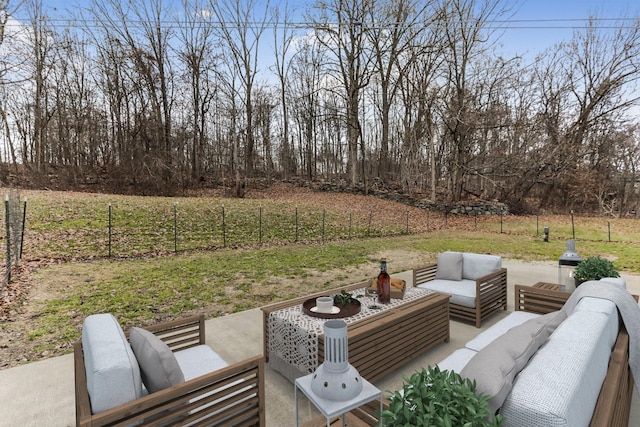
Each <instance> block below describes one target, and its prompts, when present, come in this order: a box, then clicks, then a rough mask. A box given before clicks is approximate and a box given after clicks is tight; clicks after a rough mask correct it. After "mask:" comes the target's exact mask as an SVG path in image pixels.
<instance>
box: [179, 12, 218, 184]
mask: <svg viewBox="0 0 640 427" xmlns="http://www.w3.org/2000/svg"><path fill="white" fill-rule="evenodd" d="M183 10H184V18H183V20H182V21H181V22H182V25H181V27H180V39H181V41H182V43H183V47H182V50H181V51H180V58H181V59H182V61H183V62H184V64H185V66H186V73H187V77H188V82H189V93H190V97H189V98H190V106H189V107H187V108H188V109H189V110H190V111H192V115H191V133H192V135H193V136H192V142H191V144H192V145H191V178H192V179H193V180H194V181H197V180H199V179H201V178H203V170H204V161H205V145H206V143H207V132H206V128H207V126H206V122H207V119H208V113H209V111H210V109H211V104H212V101H213V98H214V96H215V95H216V84H215V82H214V80H215V76H214V75H213V73H214V71H215V68H216V65H217V64H216V53H215V51H214V49H213V47H212V44H213V40H212V36H213V27H212V26H211V25H210V22H209V20H208V19H207V17H206V16H204V15H203V10H204V4H202V3H201V1H200V0H193V1H191V0H183ZM214 120H216V118H215V117H214Z"/></svg>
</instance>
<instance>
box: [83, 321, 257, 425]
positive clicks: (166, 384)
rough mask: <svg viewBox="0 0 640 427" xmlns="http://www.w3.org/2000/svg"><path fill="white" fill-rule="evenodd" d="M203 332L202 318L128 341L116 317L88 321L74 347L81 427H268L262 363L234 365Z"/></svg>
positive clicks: (135, 333)
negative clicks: (171, 426)
mask: <svg viewBox="0 0 640 427" xmlns="http://www.w3.org/2000/svg"><path fill="white" fill-rule="evenodd" d="M149 332H150V333H149ZM204 332H205V331H204V317H203V316H192V317H189V318H185V319H181V320H175V321H171V322H167V323H163V324H158V325H154V326H151V327H148V328H146V329H140V328H131V330H130V331H129V333H128V334H126V335H125V333H124V332H123V330H122V329H121V327H120V325H119V324H118V322H117V320H116V319H115V317H114V316H113V315H111V314H97V315H91V316H88V317H87V318H86V319H85V321H84V323H83V330H82V340H81V341H79V342H77V343H75V345H74V369H75V400H76V425H77V426H106V425H109V426H112V425H113V426H116V425H118V426H120V425H122V426H131V425H135V426H145V425H149V426H151V425H153V426H159V425H198V426H201V425H203V426H218V425H224V426H228V425H236V426H239V425H242V426H264V425H265V404H264V361H263V357H262V356H257V357H252V358H249V359H246V360H244V361H241V362H238V363H235V364H232V365H229V364H227V363H226V362H225V361H224V360H223V359H222V358H221V357H220V356H219V355H218V354H217V353H216V352H215V351H213V349H211V347H209V346H207V345H205V333H204ZM157 338H159V340H158V339H157ZM132 348H135V349H136V352H135V353H134V351H133V349H132ZM173 356H175V357H173ZM176 363H177V366H176Z"/></svg>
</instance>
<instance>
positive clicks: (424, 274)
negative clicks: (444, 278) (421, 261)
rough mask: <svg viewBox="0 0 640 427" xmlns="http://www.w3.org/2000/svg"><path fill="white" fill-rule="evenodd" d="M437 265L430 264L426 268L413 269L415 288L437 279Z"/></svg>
mask: <svg viewBox="0 0 640 427" xmlns="http://www.w3.org/2000/svg"><path fill="white" fill-rule="evenodd" d="M437 268H438V264H437V263H433V264H429V265H426V266H424V267H420V268H414V269H413V286H418V285H419V284H421V283H424V282H428V281H429V280H433V279H435V278H436V269H437Z"/></svg>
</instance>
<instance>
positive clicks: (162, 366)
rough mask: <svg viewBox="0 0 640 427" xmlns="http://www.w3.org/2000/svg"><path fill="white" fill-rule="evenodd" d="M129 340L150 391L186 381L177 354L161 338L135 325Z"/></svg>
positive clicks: (143, 379)
mask: <svg viewBox="0 0 640 427" xmlns="http://www.w3.org/2000/svg"><path fill="white" fill-rule="evenodd" d="M129 342H130V343H131V348H132V349H133V353H134V354H135V355H136V359H138V364H139V365H140V373H141V376H142V381H143V382H144V385H145V386H146V387H147V390H149V392H150V393H154V392H156V391H160V390H163V389H165V388H168V387H171V386H174V385H177V384H181V383H183V382H184V375H183V374H182V370H181V369H180V365H178V361H177V360H176V357H175V355H174V354H173V352H172V351H171V349H170V348H169V346H168V345H167V344H165V343H164V342H163V341H162V340H161V339H160V338H158V337H157V336H155V335H154V334H152V333H151V332H149V331H147V330H146V329H141V328H135V327H134V328H131V332H130V334H129Z"/></svg>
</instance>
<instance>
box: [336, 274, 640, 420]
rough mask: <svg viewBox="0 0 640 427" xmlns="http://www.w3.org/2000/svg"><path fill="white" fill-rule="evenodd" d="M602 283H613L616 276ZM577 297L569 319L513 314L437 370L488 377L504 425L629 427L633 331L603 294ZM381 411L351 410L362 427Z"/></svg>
mask: <svg viewBox="0 0 640 427" xmlns="http://www.w3.org/2000/svg"><path fill="white" fill-rule="evenodd" d="M601 282H607V283H608V286H612V284H611V282H612V281H607V280H601ZM619 282H620V280H618V283H619ZM588 283H591V282H588ZM581 286H582V285H581ZM620 289H622V292H621V293H625V292H627V291H626V290H624V288H623V287H621V288H620ZM627 294H628V292H627ZM545 295H546V294H545ZM567 296H568V294H567V293H566V292H565V293H564V294H563V295H558V296H557V297H558V299H560V298H562V299H563V300H564V301H566V300H567ZM626 297H627V299H629V298H630V296H628V295H627V296H626ZM633 299H635V300H634V301H633V302H631V303H630V305H631V306H633V309H634V310H636V318H638V315H637V314H638V313H637V311H638V310H640V309H638V305H637V299H638V297H637V296H633ZM576 300H577V303H576V302H575V301H574V304H575V305H574V307H575V308H574V309H573V310H572V311H571V312H565V313H564V314H565V316H564V317H563V316H562V314H561V315H560V316H559V317H557V313H559V311H556V309H555V308H549V310H548V311H547V316H543V315H541V313H542V310H541V307H540V306H538V307H537V308H538V312H537V313H531V312H526V311H515V312H513V313H510V314H509V315H508V316H506V317H505V318H503V319H501V320H500V321H498V322H496V323H495V324H493V325H492V326H491V327H489V328H487V329H486V330H485V331H483V332H481V333H480V334H478V335H477V336H476V337H475V338H473V339H472V340H470V341H468V342H467V343H466V344H465V346H464V347H462V348H460V349H457V350H455V351H454V352H453V353H451V354H450V355H449V356H448V357H446V358H445V359H444V360H442V361H441V362H440V363H438V367H439V368H440V369H441V370H454V371H456V372H458V373H460V374H461V375H462V376H463V377H467V378H474V377H476V376H477V378H474V379H476V380H477V381H482V380H486V378H482V374H486V375H487V376H488V377H489V382H490V383H491V384H490V385H491V387H494V388H493V389H492V390H491V392H490V393H486V394H491V395H492V396H493V395H494V394H495V395H499V400H502V399H503V400H502V402H501V403H500V402H499V401H498V402H496V401H493V402H491V403H490V404H491V405H493V406H492V408H493V409H495V408H496V407H497V406H499V407H500V409H499V413H500V414H501V415H502V416H504V418H505V421H504V424H503V426H504V427H514V426H517V427H539V426H552V425H553V426H590V427H627V426H628V425H629V416H630V412H631V401H632V395H633V389H634V386H635V382H634V378H633V375H632V372H631V369H630V366H629V349H630V346H633V345H634V344H633V343H630V337H629V335H630V334H629V333H628V332H627V329H626V327H625V322H624V321H623V318H622V317H621V316H620V312H619V310H618V308H617V307H616V304H614V303H613V302H612V301H611V300H608V299H607V298H605V297H604V296H603V295H601V296H599V297H583V298H581V299H576ZM518 308H520V307H519V306H518V305H516V309H518ZM563 311H564V309H563ZM567 313H568V314H567ZM637 335H638V334H636V336H637ZM638 345H639V344H638V343H637V342H636V343H635V346H636V347H637V346H638ZM480 352H482V355H480V356H479V357H477V358H476V359H475V360H473V358H474V356H477V355H478V353H480ZM505 356H508V357H505ZM474 369H476V371H475V373H476V374H478V373H479V374H478V375H475V374H474ZM478 390H479V391H480V392H486V391H487V390H486V384H484V385H482V386H481V385H480V382H478ZM377 410H378V409H377V406H376V404H375V403H373V404H367V405H364V406H363V407H360V408H358V409H356V410H354V411H352V412H351V414H349V415H350V416H351V417H353V418H355V419H356V420H357V422H359V423H362V424H359V425H368V426H376V425H378V417H377V415H376V414H377V412H376V411H377Z"/></svg>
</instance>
